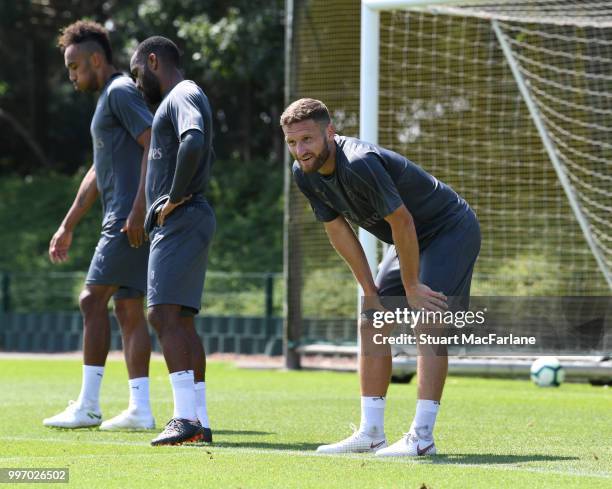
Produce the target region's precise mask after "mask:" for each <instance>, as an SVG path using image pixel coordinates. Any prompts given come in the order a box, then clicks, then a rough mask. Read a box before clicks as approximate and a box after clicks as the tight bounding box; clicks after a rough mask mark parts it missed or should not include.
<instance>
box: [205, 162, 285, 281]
mask: <svg viewBox="0 0 612 489" xmlns="http://www.w3.org/2000/svg"><path fill="white" fill-rule="evenodd" d="M208 195H209V198H210V201H211V203H212V205H213V207H214V208H215V213H216V215H217V232H216V235H215V240H214V242H213V245H212V250H211V255H210V268H211V269H212V270H223V271H236V272H237V271H240V272H280V271H282V266H283V264H282V246H283V237H282V232H283V172H282V168H281V167H280V165H278V164H276V163H271V162H269V161H265V160H260V161H252V162H243V161H223V162H220V161H218V162H216V163H215V166H214V168H213V178H212V181H211V185H210V188H209V191H208Z"/></svg>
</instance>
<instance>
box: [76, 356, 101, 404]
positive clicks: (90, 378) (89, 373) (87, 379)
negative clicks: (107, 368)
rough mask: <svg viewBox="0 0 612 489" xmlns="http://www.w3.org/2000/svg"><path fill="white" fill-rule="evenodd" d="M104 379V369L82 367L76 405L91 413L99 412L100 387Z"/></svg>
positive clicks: (92, 366) (91, 366)
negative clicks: (81, 378)
mask: <svg viewBox="0 0 612 489" xmlns="http://www.w3.org/2000/svg"><path fill="white" fill-rule="evenodd" d="M103 377H104V367H98V366H94V365H83V380H82V382H81V393H80V394H79V397H78V399H77V401H76V403H77V404H78V405H79V406H81V407H86V408H88V409H91V410H92V411H100V386H101V385H102V378H103Z"/></svg>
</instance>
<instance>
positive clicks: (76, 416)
mask: <svg viewBox="0 0 612 489" xmlns="http://www.w3.org/2000/svg"><path fill="white" fill-rule="evenodd" d="M101 422H102V413H101V412H100V411H96V410H93V409H89V408H87V407H85V406H81V405H79V404H78V403H76V402H74V401H70V402H69V403H68V407H67V408H66V409H64V410H63V411H62V412H61V413H59V414H56V415H55V416H52V417H50V418H46V419H43V425H45V426H51V427H54V428H87V427H91V426H98V425H99V424H100V423H101Z"/></svg>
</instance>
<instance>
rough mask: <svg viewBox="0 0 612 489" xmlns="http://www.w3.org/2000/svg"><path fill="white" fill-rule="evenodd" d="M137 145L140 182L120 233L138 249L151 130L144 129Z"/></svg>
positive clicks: (141, 243) (142, 225) (141, 239)
mask: <svg viewBox="0 0 612 489" xmlns="http://www.w3.org/2000/svg"><path fill="white" fill-rule="evenodd" d="M138 144H140V146H142V149H143V151H142V160H141V161H140V181H139V183H138V191H137V192H136V197H135V198H134V203H133V204H132V210H131V211H130V215H129V216H128V218H127V220H126V221H125V225H124V226H123V228H122V229H121V232H124V233H127V237H128V240H129V242H130V246H132V247H134V248H138V247H139V246H142V245H143V244H144V240H145V235H144V220H145V215H146V213H147V209H146V202H145V183H146V181H147V162H148V159H149V146H150V144H151V128H148V129H146V130H145V131H143V133H142V134H141V135H140V136H138Z"/></svg>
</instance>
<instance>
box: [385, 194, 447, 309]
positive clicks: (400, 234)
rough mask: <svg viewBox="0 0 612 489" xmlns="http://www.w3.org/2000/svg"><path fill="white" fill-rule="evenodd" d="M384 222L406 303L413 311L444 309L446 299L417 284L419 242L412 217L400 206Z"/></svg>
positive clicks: (425, 286) (442, 295)
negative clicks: (387, 224) (398, 269)
mask: <svg viewBox="0 0 612 489" xmlns="http://www.w3.org/2000/svg"><path fill="white" fill-rule="evenodd" d="M385 221H387V222H388V223H389V225H390V226H391V232H392V234H393V243H394V244H395V249H396V250H397V255H398V257H399V262H400V273H401V275H402V283H403V284H404V289H405V290H406V297H407V298H408V303H409V304H410V306H411V307H412V308H414V309H421V308H425V309H428V310H434V311H441V310H444V309H446V297H445V296H444V294H442V293H440V292H434V291H433V290H431V289H430V288H429V287H428V286H427V285H425V284H422V283H420V282H419V242H418V239H417V235H416V229H415V227H414V220H413V219H412V215H411V214H410V212H408V209H406V207H405V206H403V205H401V206H400V207H398V208H397V209H396V210H395V211H393V212H392V213H391V214H389V215H388V216H387V217H385Z"/></svg>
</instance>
